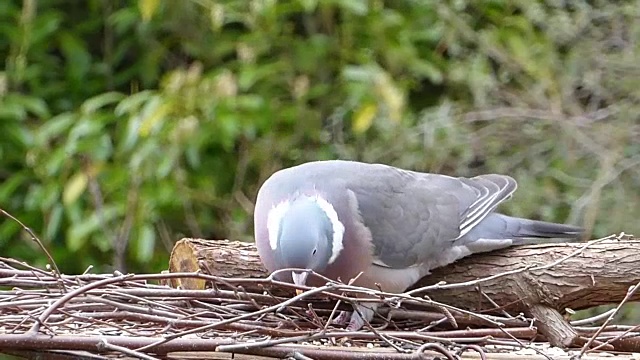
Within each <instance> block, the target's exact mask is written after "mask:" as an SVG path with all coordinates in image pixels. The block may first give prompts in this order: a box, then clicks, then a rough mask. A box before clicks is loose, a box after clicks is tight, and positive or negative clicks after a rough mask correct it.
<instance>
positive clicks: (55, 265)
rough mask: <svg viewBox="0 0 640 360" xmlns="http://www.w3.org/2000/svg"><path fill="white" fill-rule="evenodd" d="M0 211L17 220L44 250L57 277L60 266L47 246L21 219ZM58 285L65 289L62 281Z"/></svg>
mask: <svg viewBox="0 0 640 360" xmlns="http://www.w3.org/2000/svg"><path fill="white" fill-rule="evenodd" d="M0 213H2V215H4V216H6V217H8V218H9V219H11V220H13V221H15V222H17V223H18V224H19V225H20V226H21V227H22V229H23V230H24V231H26V232H27V233H28V234H29V236H31V240H33V241H35V243H36V244H38V246H39V247H40V250H42V252H44V254H45V255H46V256H47V259H48V260H49V263H50V264H51V266H53V269H54V276H55V277H57V278H58V279H59V278H60V276H61V274H62V273H61V272H60V268H58V264H56V261H55V260H53V256H51V253H49V251H48V250H47V248H46V247H45V246H44V244H43V243H42V241H41V240H40V239H39V238H38V237H37V236H36V234H35V233H34V232H33V231H32V230H31V229H30V228H29V227H27V226H26V225H25V224H23V223H22V221H20V220H18V219H17V218H15V217H14V216H13V215H11V214H9V213H8V212H6V211H4V209H1V208H0ZM60 286H62V289H63V290H64V289H66V288H65V286H64V283H63V282H60Z"/></svg>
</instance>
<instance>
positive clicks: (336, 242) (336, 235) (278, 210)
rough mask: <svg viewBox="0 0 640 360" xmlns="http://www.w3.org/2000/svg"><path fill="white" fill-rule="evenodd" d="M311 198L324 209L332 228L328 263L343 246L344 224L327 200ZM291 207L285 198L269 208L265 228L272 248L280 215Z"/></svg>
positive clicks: (276, 239) (274, 246) (333, 259)
mask: <svg viewBox="0 0 640 360" xmlns="http://www.w3.org/2000/svg"><path fill="white" fill-rule="evenodd" d="M311 200H313V201H315V202H316V204H318V206H319V207H320V209H322V211H324V213H325V215H327V217H328V218H329V221H330V222H331V228H332V230H333V238H332V239H331V240H332V241H331V257H329V264H332V263H333V262H334V261H336V259H337V258H338V256H339V255H340V252H341V251H342V249H343V248H344V246H343V244H342V240H343V237H344V231H345V228H344V225H343V224H342V222H340V219H338V213H337V212H336V210H335V209H334V208H333V205H331V204H330V203H329V202H328V201H327V200H325V199H323V198H322V197H320V196H319V195H314V196H312V197H311ZM290 207H291V203H290V202H289V201H287V200H285V201H282V202H280V203H278V204H277V205H275V206H274V207H273V208H271V210H269V214H268V215H267V230H268V232H269V245H270V246H271V249H272V250H276V249H277V248H278V236H279V235H280V223H281V222H282V217H283V216H284V214H285V213H286V212H287V211H288V210H289V208H290Z"/></svg>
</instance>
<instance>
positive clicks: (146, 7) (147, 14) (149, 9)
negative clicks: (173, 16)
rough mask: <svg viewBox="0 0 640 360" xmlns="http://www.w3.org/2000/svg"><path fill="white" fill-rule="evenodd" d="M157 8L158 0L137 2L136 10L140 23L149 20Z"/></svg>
mask: <svg viewBox="0 0 640 360" xmlns="http://www.w3.org/2000/svg"><path fill="white" fill-rule="evenodd" d="M159 6H160V0H138V9H139V10H140V15H141V18H142V21H144V22H147V21H149V20H151V18H152V17H153V15H154V14H155V13H156V11H157V10H158V7H159Z"/></svg>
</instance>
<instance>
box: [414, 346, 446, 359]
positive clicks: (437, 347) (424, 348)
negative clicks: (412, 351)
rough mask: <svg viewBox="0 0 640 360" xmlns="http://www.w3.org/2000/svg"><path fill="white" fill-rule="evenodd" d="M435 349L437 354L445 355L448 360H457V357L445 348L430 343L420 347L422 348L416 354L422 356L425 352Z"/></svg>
mask: <svg viewBox="0 0 640 360" xmlns="http://www.w3.org/2000/svg"><path fill="white" fill-rule="evenodd" d="M427 349H433V350H436V351H437V352H439V353H441V354H442V355H444V356H445V357H446V358H447V359H448V360H456V356H455V355H454V354H452V353H451V351H449V350H447V349H446V348H445V347H444V346H442V345H440V344H434V343H428V344H424V345H422V346H420V348H419V349H418V350H417V351H416V354H418V356H419V355H421V354H422V353H423V352H424V351H425V350H427Z"/></svg>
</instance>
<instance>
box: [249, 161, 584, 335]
mask: <svg viewBox="0 0 640 360" xmlns="http://www.w3.org/2000/svg"><path fill="white" fill-rule="evenodd" d="M516 187H517V184H516V181H515V180H514V179H513V178H511V177H509V176H506V175H497V174H487V175H480V176H476V177H472V178H464V177H450V176H446V175H439V174H429V173H421V172H415V171H408V170H403V169H399V168H395V167H392V166H387V165H382V164H368V163H361V162H354V161H342V160H330V161H315V162H309V163H305V164H302V165H298V166H294V167H291V168H288V169H283V170H280V171H277V172H276V173H274V174H273V175H271V177H269V178H268V179H267V180H266V181H265V182H264V184H263V185H262V187H261V188H260V190H259V192H258V196H257V200H256V206H255V212H254V226H255V228H254V230H255V239H256V245H257V248H258V252H259V255H260V258H261V260H262V262H263V264H264V266H265V268H266V269H267V270H268V271H270V272H273V271H275V270H279V269H286V268H296V269H311V270H313V271H315V272H317V273H319V274H321V275H324V276H326V277H328V278H331V279H334V280H341V281H343V282H345V283H346V282H348V281H350V280H352V279H353V278H355V277H357V278H356V280H355V282H354V285H358V286H363V287H367V288H371V289H378V288H381V289H382V290H383V291H386V292H393V293H400V292H403V291H405V290H406V289H407V288H408V287H410V286H411V285H413V284H415V283H416V282H417V281H418V280H419V279H420V278H422V277H423V276H425V275H427V274H429V271H430V270H431V269H434V268H437V267H440V266H444V265H447V264H450V263H452V262H454V261H456V260H458V259H460V258H462V257H465V256H468V255H471V254H474V253H479V252H486V251H492V250H497V249H502V248H506V247H509V246H511V245H521V244H535V243H536V242H538V241H540V239H543V238H553V239H578V238H580V237H581V234H582V229H580V228H578V227H574V226H570V225H562V224H554V223H549V222H542V221H535V220H528V219H522V218H516V217H510V216H506V215H502V214H499V213H496V212H494V210H495V208H496V207H497V206H498V205H499V204H500V203H502V202H503V201H504V200H506V199H508V198H509V197H510V196H511V194H512V193H513V192H514V191H515V190H516ZM307 274H308V273H307V272H304V271H300V272H296V271H293V272H282V273H281V275H282V277H281V279H283V280H286V281H293V282H294V283H296V284H299V285H308V286H321V285H324V283H325V281H322V280H321V279H319V278H316V277H313V276H309V277H308V276H307ZM358 275H359V276H358ZM370 305H373V304H370ZM357 310H358V311H356V312H354V313H353V314H352V315H351V317H350V322H349V326H348V328H349V329H350V330H358V329H360V328H361V327H362V326H363V325H364V323H365V320H366V321H369V320H371V319H372V318H373V314H374V310H375V305H374V306H364V304H363V305H359V306H358V308H357ZM340 319H341V320H338V322H343V323H345V322H346V320H347V319H349V314H348V313H343V314H341V316H340Z"/></svg>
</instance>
